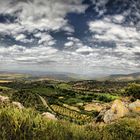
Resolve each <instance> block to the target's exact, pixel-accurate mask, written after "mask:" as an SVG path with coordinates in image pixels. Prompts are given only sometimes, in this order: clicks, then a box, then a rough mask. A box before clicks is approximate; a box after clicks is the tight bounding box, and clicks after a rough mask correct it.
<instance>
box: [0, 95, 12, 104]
mask: <svg viewBox="0 0 140 140" xmlns="http://www.w3.org/2000/svg"><path fill="white" fill-rule="evenodd" d="M9 101H10V99H9V97H6V96H1V95H0V103H5V102H6V103H7V102H9Z"/></svg>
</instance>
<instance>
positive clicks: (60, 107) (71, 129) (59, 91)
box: [0, 80, 140, 140]
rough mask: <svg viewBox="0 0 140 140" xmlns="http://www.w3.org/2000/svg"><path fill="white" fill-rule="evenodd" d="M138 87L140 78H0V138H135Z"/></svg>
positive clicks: (139, 128) (138, 135)
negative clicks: (13, 79) (88, 79)
mask: <svg viewBox="0 0 140 140" xmlns="http://www.w3.org/2000/svg"><path fill="white" fill-rule="evenodd" d="M139 91H140V86H139V81H135V83H134V82H109V81H106V82H99V81H77V82H62V81H53V80H48V81H34V82H33V81H14V82H9V83H1V84H0V130H1V131H0V140H124V139H125V140H139V139H140V123H139V122H140V112H139V111H140V110H139V106H136V105H139V100H138V99H139V93H140V92H139ZM4 100H5V101H4ZM135 106H136V107H135ZM129 110H130V111H129ZM46 114H47V115H48V114H49V115H50V116H49V117H48V116H47V115H46ZM50 117H52V118H50ZM54 117H55V118H54Z"/></svg>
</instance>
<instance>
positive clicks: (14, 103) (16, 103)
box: [12, 102, 24, 109]
mask: <svg viewBox="0 0 140 140" xmlns="http://www.w3.org/2000/svg"><path fill="white" fill-rule="evenodd" d="M12 104H13V105H14V106H15V107H17V108H19V109H23V108H24V106H23V105H22V104H21V103H19V102H12Z"/></svg>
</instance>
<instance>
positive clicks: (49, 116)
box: [42, 112, 57, 120]
mask: <svg viewBox="0 0 140 140" xmlns="http://www.w3.org/2000/svg"><path fill="white" fill-rule="evenodd" d="M42 116H43V117H44V118H48V119H50V120H57V118H56V117H55V115H54V114H52V113H50V112H44V113H42Z"/></svg>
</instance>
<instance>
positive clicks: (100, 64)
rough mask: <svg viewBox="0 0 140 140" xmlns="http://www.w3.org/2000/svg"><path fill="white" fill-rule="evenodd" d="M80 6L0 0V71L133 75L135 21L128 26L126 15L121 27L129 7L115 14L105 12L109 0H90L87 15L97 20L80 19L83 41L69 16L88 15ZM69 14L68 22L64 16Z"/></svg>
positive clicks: (139, 39)
mask: <svg viewBox="0 0 140 140" xmlns="http://www.w3.org/2000/svg"><path fill="white" fill-rule="evenodd" d="M116 1H117V0H115V2H116ZM82 2H83V0H5V1H1V2H0V16H1V15H3V16H6V17H7V18H8V20H4V21H3V22H0V35H1V36H2V37H3V38H2V39H3V40H4V39H5V38H6V39H5V42H4V41H3V42H2V43H1V46H0V70H1V69H2V68H3V67H7V68H9V69H10V67H11V68H12V67H14V68H15V69H20V68H24V69H28V68H30V69H36V70H44V71H45V70H48V69H49V70H54V71H57V70H60V71H69V72H77V73H86V74H87V73H91V74H93V73H100V74H101V73H112V72H118V71H119V72H126V71H130V72H131V71H138V70H139V69H140V62H139V61H138V60H139V58H140V45H139V44H140V30H139V29H140V26H139V25H140V23H139V24H138V23H137V24H134V19H133V20H132V18H131V17H132V16H129V24H126V19H127V18H128V15H130V14H132V13H133V14H134V12H133V10H132V8H130V9H129V8H128V10H126V11H123V13H121V14H118V13H117V14H107V11H108V7H107V4H108V3H109V2H110V0H98V1H97V0H92V2H93V7H92V8H93V9H94V10H92V12H93V11H96V12H95V13H93V14H97V13H98V15H99V17H98V19H93V18H91V17H90V19H88V20H87V21H88V22H87V21H85V24H87V25H88V27H89V31H90V34H89V35H88V36H87V40H86V42H85V41H84V40H83V38H82V37H81V36H82V35H81V34H79V33H76V30H75V27H76V26H75V27H74V24H75V22H76V21H77V20H78V19H76V18H75V15H76V17H78V15H79V17H80V18H81V15H82V16H83V17H86V16H88V15H85V14H88V12H89V11H87V13H84V12H85V11H86V9H87V8H88V6H87V5H85V4H82ZM133 9H137V6H135V7H134V8H133ZM70 13H71V14H72V17H71V16H70V18H71V19H69V18H68V17H67V15H68V14H70ZM90 14H91V13H90ZM103 15H104V16H103ZM134 15H136V17H137V19H138V18H139V17H140V12H139V10H138V9H137V10H136V11H135V14H134ZM11 17H12V21H10V19H11ZM80 18H79V19H80ZM85 19H86V18H85ZM70 20H72V23H74V24H71V22H70ZM75 20H76V21H75ZM82 25H84V24H82ZM79 26H80V27H81V29H83V27H82V26H81V25H80V24H79ZM80 27H79V28H80ZM62 32H64V33H63V34H62ZM85 32H87V30H86V31H85ZM7 40H8V41H9V40H10V41H9V42H8V43H9V44H8V45H5V44H6V42H7ZM11 42H12V43H11ZM4 45H5V46H4Z"/></svg>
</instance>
